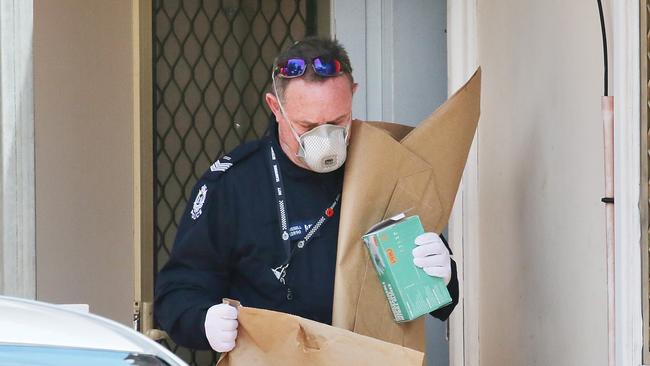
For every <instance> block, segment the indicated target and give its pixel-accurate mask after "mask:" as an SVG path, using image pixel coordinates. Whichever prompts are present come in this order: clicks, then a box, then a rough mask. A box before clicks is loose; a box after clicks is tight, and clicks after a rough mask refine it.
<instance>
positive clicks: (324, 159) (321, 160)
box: [271, 74, 352, 173]
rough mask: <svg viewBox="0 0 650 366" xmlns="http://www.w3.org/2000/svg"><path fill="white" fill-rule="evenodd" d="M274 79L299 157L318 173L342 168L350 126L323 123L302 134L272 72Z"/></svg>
mask: <svg viewBox="0 0 650 366" xmlns="http://www.w3.org/2000/svg"><path fill="white" fill-rule="evenodd" d="M271 77H272V80H273V91H274V92H275V96H276V98H277V101H278V106H279V107H280V112H281V113H282V116H283V117H284V119H285V120H286V121H287V122H288V123H289V127H290V128H291V133H292V134H293V137H294V138H295V139H296V140H297V141H298V145H299V148H298V154H297V155H298V157H299V158H300V160H302V161H303V162H304V163H305V165H307V167H308V168H309V169H311V170H313V171H315V172H317V173H328V172H331V171H334V170H336V169H338V168H340V167H341V166H342V165H343V163H345V158H346V157H347V149H348V137H349V134H350V126H351V125H352V122H350V123H348V125H347V126H346V127H341V126H335V125H331V124H323V125H320V126H318V127H315V128H314V129H312V130H309V131H307V132H305V133H303V134H302V135H298V132H296V130H295V129H294V128H293V123H291V121H290V120H289V118H287V114H286V112H285V111H284V106H283V105H282V100H280V97H278V95H279V94H278V89H277V86H276V83H275V74H271Z"/></svg>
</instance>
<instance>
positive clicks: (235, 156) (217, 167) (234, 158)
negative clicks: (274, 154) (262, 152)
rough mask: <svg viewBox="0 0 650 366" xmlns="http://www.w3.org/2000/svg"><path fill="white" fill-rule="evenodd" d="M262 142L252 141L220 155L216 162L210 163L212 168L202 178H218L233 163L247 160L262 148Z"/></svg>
mask: <svg viewBox="0 0 650 366" xmlns="http://www.w3.org/2000/svg"><path fill="white" fill-rule="evenodd" d="M260 144H261V142H260V141H259V140H258V141H251V142H247V143H245V144H243V145H240V146H238V147H237V148H235V149H234V150H233V151H231V152H230V153H228V154H226V155H224V156H222V157H220V158H219V159H218V160H217V161H215V162H214V164H212V165H210V169H208V171H206V172H205V174H203V177H202V178H201V179H207V180H215V179H218V178H219V177H220V176H221V175H222V174H223V173H225V172H226V171H227V170H228V169H230V168H231V167H232V166H233V165H236V164H237V163H239V162H241V161H243V160H245V159H246V158H248V157H249V156H251V155H253V153H255V152H256V151H257V150H259V148H260Z"/></svg>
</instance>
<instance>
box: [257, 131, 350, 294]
mask: <svg viewBox="0 0 650 366" xmlns="http://www.w3.org/2000/svg"><path fill="white" fill-rule="evenodd" d="M268 156H269V167H270V169H271V177H272V181H273V188H274V191H275V198H276V203H277V205H276V207H277V212H278V218H279V220H278V221H279V223H280V225H279V226H280V239H281V240H282V244H283V248H284V251H285V253H286V255H287V259H286V260H285V261H284V262H283V263H282V264H281V265H279V266H277V267H275V268H272V269H271V270H272V271H273V274H274V275H275V277H276V278H277V279H278V281H280V283H282V284H283V285H286V280H285V278H286V275H287V269H288V268H289V264H290V263H291V258H292V257H293V255H294V254H295V253H296V251H298V250H302V249H303V248H305V246H306V245H307V244H308V243H309V241H310V240H311V239H312V238H313V237H314V235H315V234H316V233H317V232H318V230H320V228H321V227H322V226H323V225H324V224H325V223H326V222H327V221H328V220H329V219H330V218H331V217H332V216H334V209H335V208H336V206H337V205H338V203H339V200H340V199H341V193H339V194H337V195H336V198H335V199H334V202H332V204H330V205H329V206H328V207H326V208H325V210H324V212H323V213H322V214H321V217H320V218H319V219H318V220H316V222H315V223H314V224H313V225H312V226H311V228H309V231H307V233H306V234H305V236H304V238H303V239H302V240H300V241H298V243H297V244H296V247H295V248H291V238H290V235H289V227H288V226H289V219H288V217H289V215H288V213H287V200H286V192H285V190H284V184H283V182H282V173H281V171H280V163H279V161H278V159H277V156H276V153H275V149H273V145H271V143H270V142H269V149H268Z"/></svg>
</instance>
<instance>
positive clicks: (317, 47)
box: [273, 36, 354, 98]
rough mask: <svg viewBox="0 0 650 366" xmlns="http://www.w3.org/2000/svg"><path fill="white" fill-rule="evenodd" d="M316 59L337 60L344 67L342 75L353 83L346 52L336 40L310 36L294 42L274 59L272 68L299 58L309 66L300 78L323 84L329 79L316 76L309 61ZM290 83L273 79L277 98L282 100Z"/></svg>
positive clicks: (285, 79) (277, 78)
mask: <svg viewBox="0 0 650 366" xmlns="http://www.w3.org/2000/svg"><path fill="white" fill-rule="evenodd" d="M316 57H325V58H335V59H337V60H339V62H341V63H342V64H343V65H344V66H343V70H344V71H343V73H344V75H345V76H347V77H348V79H349V80H350V82H351V83H354V78H353V77H352V65H351V64H350V58H349V57H348V52H347V51H346V50H345V48H343V46H342V45H341V44H340V43H339V42H338V41H337V40H336V39H330V38H326V37H317V36H310V37H307V38H305V39H303V40H302V41H297V42H295V43H294V44H292V45H291V46H289V47H287V48H286V49H285V50H284V51H282V52H281V53H280V54H279V55H278V57H276V58H275V62H274V63H273V68H275V66H276V65H280V64H284V63H285V62H287V60H289V59H292V58H301V59H303V60H305V61H307V62H308V63H309V64H310V65H309V66H308V67H307V68H306V69H305V74H304V75H302V76H301V78H304V79H306V80H307V81H311V82H323V81H325V80H326V79H328V78H329V77H327V76H321V75H318V74H316V73H315V72H314V69H313V68H312V67H311V60H313V59H314V58H316ZM290 81H291V79H287V78H283V77H277V76H276V77H275V86H276V88H277V93H278V95H277V97H278V98H284V91H285V90H286V87H287V85H288V83H289V82H290Z"/></svg>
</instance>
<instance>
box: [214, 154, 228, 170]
mask: <svg viewBox="0 0 650 366" xmlns="http://www.w3.org/2000/svg"><path fill="white" fill-rule="evenodd" d="M221 159H223V160H225V162H221ZM221 159H219V160H217V161H216V162H215V163H214V164H212V165H210V171H213V172H225V171H226V170H228V168H230V167H231V166H232V163H229V162H228V161H229V160H230V156H224V157H222V158H221Z"/></svg>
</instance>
